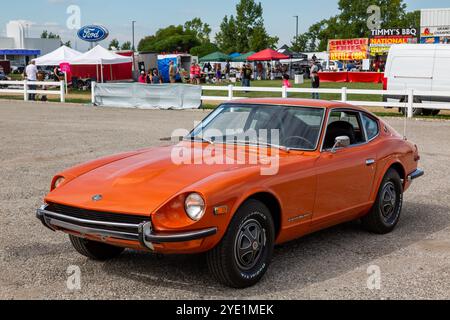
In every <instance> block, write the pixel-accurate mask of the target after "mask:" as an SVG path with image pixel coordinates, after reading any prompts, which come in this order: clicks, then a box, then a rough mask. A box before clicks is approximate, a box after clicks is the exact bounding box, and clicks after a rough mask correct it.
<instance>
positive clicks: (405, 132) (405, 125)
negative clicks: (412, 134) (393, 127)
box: [403, 106, 408, 141]
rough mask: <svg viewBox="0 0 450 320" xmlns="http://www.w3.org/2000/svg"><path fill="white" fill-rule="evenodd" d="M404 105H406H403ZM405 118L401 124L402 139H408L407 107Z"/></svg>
mask: <svg viewBox="0 0 450 320" xmlns="http://www.w3.org/2000/svg"><path fill="white" fill-rule="evenodd" d="M405 107H406V106H405ZM405 111H406V112H405V120H404V124H403V140H405V141H407V140H408V135H407V130H408V108H405Z"/></svg>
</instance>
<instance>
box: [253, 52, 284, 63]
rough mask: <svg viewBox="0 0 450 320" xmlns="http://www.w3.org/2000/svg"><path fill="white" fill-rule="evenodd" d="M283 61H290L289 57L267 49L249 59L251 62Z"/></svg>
mask: <svg viewBox="0 0 450 320" xmlns="http://www.w3.org/2000/svg"><path fill="white" fill-rule="evenodd" d="M282 59H289V57H288V56H286V55H284V54H282V53H279V52H277V51H275V50H272V49H266V50H263V51H261V52H258V53H255V54H254V55H252V56H250V57H248V60H249V61H272V60H282Z"/></svg>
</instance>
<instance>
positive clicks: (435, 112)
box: [431, 110, 441, 117]
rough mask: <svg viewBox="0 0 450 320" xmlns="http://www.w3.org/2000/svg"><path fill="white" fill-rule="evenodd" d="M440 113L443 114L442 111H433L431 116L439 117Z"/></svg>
mask: <svg viewBox="0 0 450 320" xmlns="http://www.w3.org/2000/svg"><path fill="white" fill-rule="evenodd" d="M439 113H441V110H433V111H432V112H431V115H432V116H433V117H434V116H437V115H439Z"/></svg>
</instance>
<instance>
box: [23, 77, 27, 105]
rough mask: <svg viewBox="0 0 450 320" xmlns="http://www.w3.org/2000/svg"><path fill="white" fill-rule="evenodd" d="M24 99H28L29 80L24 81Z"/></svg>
mask: <svg viewBox="0 0 450 320" xmlns="http://www.w3.org/2000/svg"><path fill="white" fill-rule="evenodd" d="M23 101H28V81H27V80H25V81H24V82H23Z"/></svg>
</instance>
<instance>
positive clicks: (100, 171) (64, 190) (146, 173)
mask: <svg viewBox="0 0 450 320" xmlns="http://www.w3.org/2000/svg"><path fill="white" fill-rule="evenodd" d="M205 147H206V145H202V146H196V147H193V146H192V145H191V144H190V143H189V144H187V143H184V144H181V145H178V146H177V147H174V146H170V147H161V148H155V149H151V150H148V151H146V152H144V153H141V154H136V155H134V156H131V157H128V158H125V159H119V160H117V161H115V162H112V163H108V164H105V165H103V166H101V167H98V168H96V169H93V170H91V171H89V172H87V173H84V174H82V175H80V176H79V177H76V178H74V179H71V180H69V181H68V182H67V183H66V184H64V185H62V186H61V187H59V188H58V189H56V190H54V191H53V192H51V193H50V194H49V195H48V196H47V198H46V202H47V203H58V204H63V205H67V206H75V207H79V208H84V209H88V210H98V211H107V212H117V213H127V214H136V215H145V214H150V213H152V212H155V211H156V210H157V209H159V208H160V207H161V206H162V205H164V204H165V203H166V202H167V201H169V200H171V199H172V198H173V197H175V196H176V195H178V194H180V193H183V192H194V191H199V192H201V190H191V189H190V187H191V186H193V185H195V186H198V185H199V184H201V182H202V180H204V179H207V178H208V182H211V178H212V177H213V176H214V175H220V174H221V173H223V172H224V171H236V170H241V169H249V170H255V172H256V171H257V170H259V168H260V166H259V165H257V164H255V165H249V164H233V165H226V164H212V165H211V164H205V163H203V164H180V165H178V164H176V163H174V161H172V153H173V152H174V150H175V149H174V148H177V149H176V152H179V151H180V150H184V151H185V152H186V151H188V150H190V151H191V152H199V153H200V152H201V151H202V150H204V148H205ZM233 149H234V147H233ZM235 150H237V151H236V152H235V154H234V156H233V157H232V158H231V160H235V161H234V162H236V159H241V157H242V156H244V154H246V155H247V154H248V153H250V152H253V153H255V152H258V151H257V150H253V151H252V150H248V149H247V150H246V149H244V148H236V149H235ZM223 152H224V155H225V154H227V155H229V153H226V150H224V151H223ZM212 157H213V156H212V155H209V156H207V155H206V156H205V155H204V162H206V163H208V160H212ZM266 158H267V156H266ZM228 159H230V158H229V157H228ZM96 195H101V196H102V200H100V201H97V202H96V201H94V200H93V197H94V196H96Z"/></svg>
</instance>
